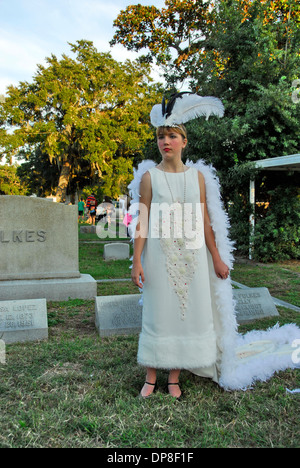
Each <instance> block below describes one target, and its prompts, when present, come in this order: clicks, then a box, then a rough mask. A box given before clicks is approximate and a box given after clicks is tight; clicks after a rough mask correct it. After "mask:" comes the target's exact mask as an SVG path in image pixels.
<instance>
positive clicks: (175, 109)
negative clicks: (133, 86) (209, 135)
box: [150, 92, 224, 128]
mask: <svg viewBox="0 0 300 468" xmlns="http://www.w3.org/2000/svg"><path fill="white" fill-rule="evenodd" d="M210 115H217V116H218V117H223V115H224V106H223V104H222V102H221V101H220V99H218V98H215V97H211V96H205V97H202V96H198V95H197V94H192V93H189V92H184V93H178V94H173V96H171V99H170V100H169V102H168V104H167V105H166V100H165V98H163V101H162V104H156V105H155V106H154V107H153V109H152V111H151V114H150V118H151V123H152V125H153V126H154V127H156V128H158V127H174V126H176V125H180V124H184V123H186V122H189V121H190V120H193V119H196V118H197V117H201V116H205V117H206V120H208V118H209V117H210Z"/></svg>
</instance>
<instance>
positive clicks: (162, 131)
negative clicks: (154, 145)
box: [156, 125, 188, 140]
mask: <svg viewBox="0 0 300 468" xmlns="http://www.w3.org/2000/svg"><path fill="white" fill-rule="evenodd" d="M170 132H175V133H179V135H181V136H182V138H183V139H184V140H187V139H188V137H187V131H186V128H185V126H184V125H176V127H158V129H157V130H156V136H157V137H159V136H161V135H166V134H167V133H170Z"/></svg>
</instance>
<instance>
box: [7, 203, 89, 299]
mask: <svg viewBox="0 0 300 468" xmlns="http://www.w3.org/2000/svg"><path fill="white" fill-rule="evenodd" d="M77 218H78V214H77V207H76V206H66V205H62V204H57V203H52V202H49V201H48V200H45V199H40V198H30V197H21V196H0V259H1V260H0V301H1V300H18V299H25V298H28V299H33V298H41V297H42V298H46V299H48V300H68V298H69V297H71V298H81V299H87V298H92V297H94V296H95V295H96V294H97V283H96V281H95V280H94V279H93V278H92V277H91V276H90V275H81V274H80V272H79V258H78V221H77ZM74 285H76V286H75V287H74ZM61 287H63V293H64V294H63V299H62V296H61V295H59V296H57V294H56V291H57V290H58V289H59V288H61ZM44 290H45V291H46V292H47V295H45V293H44ZM74 291H75V295H74Z"/></svg>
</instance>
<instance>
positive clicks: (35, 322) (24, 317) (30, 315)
mask: <svg viewBox="0 0 300 468" xmlns="http://www.w3.org/2000/svg"><path fill="white" fill-rule="evenodd" d="M0 338H1V340H2V341H3V342H4V343H5V344H6V343H17V342H25V341H39V340H46V339H48V319H47V303H46V299H32V300H24V301H2V302H0Z"/></svg>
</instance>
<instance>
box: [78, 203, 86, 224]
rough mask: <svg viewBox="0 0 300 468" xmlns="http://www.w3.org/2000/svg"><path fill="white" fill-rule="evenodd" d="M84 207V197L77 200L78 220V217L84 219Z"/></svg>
mask: <svg viewBox="0 0 300 468" xmlns="http://www.w3.org/2000/svg"><path fill="white" fill-rule="evenodd" d="M84 207H85V203H84V199H83V198H82V199H81V200H80V201H79V202H78V221H79V220H80V219H82V220H83V219H84Z"/></svg>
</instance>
